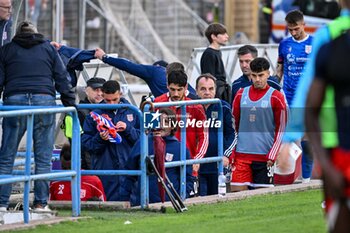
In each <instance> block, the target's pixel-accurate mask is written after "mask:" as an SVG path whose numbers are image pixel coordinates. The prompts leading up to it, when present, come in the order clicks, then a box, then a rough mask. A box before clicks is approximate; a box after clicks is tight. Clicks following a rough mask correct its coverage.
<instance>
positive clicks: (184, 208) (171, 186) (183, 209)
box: [165, 173, 187, 212]
mask: <svg viewBox="0 0 350 233" xmlns="http://www.w3.org/2000/svg"><path fill="white" fill-rule="evenodd" d="M165 179H166V181H167V183H168V187H169V188H170V189H171V190H172V191H173V193H174V196H175V198H176V200H177V202H178V203H179V205H180V207H181V212H183V211H186V210H187V207H186V206H185V204H184V203H183V201H182V199H181V197H180V195H179V194H178V193H177V192H176V190H175V188H174V185H173V183H172V182H171V181H170V179H169V177H168V175H167V174H166V173H165Z"/></svg>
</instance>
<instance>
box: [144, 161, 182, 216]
mask: <svg viewBox="0 0 350 233" xmlns="http://www.w3.org/2000/svg"><path fill="white" fill-rule="evenodd" d="M147 162H148V163H149V164H151V166H152V169H153V171H154V172H155V173H156V175H157V177H158V179H159V181H160V182H161V184H162V186H163V188H164V190H165V192H166V193H167V194H168V197H169V199H170V202H171V204H172V205H173V207H174V209H175V211H176V212H183V211H184V210H187V208H186V207H185V208H183V207H182V205H183V203H182V205H181V204H180V203H178V202H177V201H178V200H177V199H176V198H175V197H174V195H173V194H172V193H171V191H170V190H169V188H168V186H167V185H166V184H165V181H164V179H163V178H162V177H161V175H160V174H159V172H158V170H157V168H156V165H155V164H154V162H153V160H152V159H151V158H150V157H149V156H147ZM167 180H168V179H167ZM172 187H173V186H172ZM172 190H173V192H174V193H175V195H176V194H177V196H179V194H178V193H177V192H176V190H175V189H172ZM180 200H181V198H180ZM181 202H182V201H181Z"/></svg>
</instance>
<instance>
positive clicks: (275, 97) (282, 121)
mask: <svg viewBox="0 0 350 233" xmlns="http://www.w3.org/2000/svg"><path fill="white" fill-rule="evenodd" d="M271 105H272V109H273V114H274V120H275V136H274V141H273V145H272V147H271V150H270V151H269V154H268V155H267V158H268V160H272V161H276V158H277V154H278V151H279V148H280V146H281V143H282V137H283V134H284V132H285V129H286V125H287V106H286V100H285V97H284V95H283V94H281V93H280V92H278V91H274V92H273V94H272V97H271Z"/></svg>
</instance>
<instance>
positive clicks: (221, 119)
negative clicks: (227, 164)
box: [218, 101, 224, 175]
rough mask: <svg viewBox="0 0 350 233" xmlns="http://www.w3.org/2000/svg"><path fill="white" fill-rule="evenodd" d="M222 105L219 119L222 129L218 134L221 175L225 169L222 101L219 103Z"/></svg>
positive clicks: (219, 169)
mask: <svg viewBox="0 0 350 233" xmlns="http://www.w3.org/2000/svg"><path fill="white" fill-rule="evenodd" d="M218 104H219V105H220V108H219V113H218V118H219V121H220V122H221V127H220V128H219V133H218V155H219V157H221V160H220V161H219V162H218V172H219V175H221V174H224V168H223V162H222V156H223V155H224V148H223V145H224V139H223V138H224V136H223V124H224V122H223V110H222V103H221V101H219V102H218Z"/></svg>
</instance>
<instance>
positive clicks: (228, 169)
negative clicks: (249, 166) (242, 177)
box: [224, 166, 232, 184]
mask: <svg viewBox="0 0 350 233" xmlns="http://www.w3.org/2000/svg"><path fill="white" fill-rule="evenodd" d="M224 175H225V177H226V183H227V184H230V183H231V178H232V168H231V166H227V167H224Z"/></svg>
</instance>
